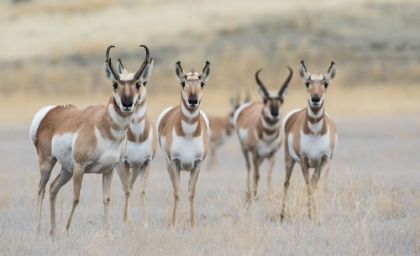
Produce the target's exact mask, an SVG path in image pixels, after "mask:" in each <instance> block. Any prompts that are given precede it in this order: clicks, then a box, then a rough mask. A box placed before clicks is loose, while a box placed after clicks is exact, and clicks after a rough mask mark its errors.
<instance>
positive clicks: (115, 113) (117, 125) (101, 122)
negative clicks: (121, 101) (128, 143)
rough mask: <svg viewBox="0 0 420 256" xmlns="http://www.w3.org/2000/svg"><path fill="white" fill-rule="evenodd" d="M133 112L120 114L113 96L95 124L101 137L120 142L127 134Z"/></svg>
mask: <svg viewBox="0 0 420 256" xmlns="http://www.w3.org/2000/svg"><path fill="white" fill-rule="evenodd" d="M132 114H133V112H122V111H121V109H120V108H119V107H118V105H117V103H116V102H115V99H114V97H113V96H111V98H110V99H109V101H108V105H107V106H106V108H105V109H104V110H103V111H102V113H101V114H100V117H99V119H98V120H97V122H96V125H95V126H96V127H97V128H98V129H99V131H100V133H101V135H102V137H104V138H107V139H110V140H114V141H122V140H123V139H124V138H125V136H126V133H127V130H128V127H129V125H130V120H131V117H132Z"/></svg>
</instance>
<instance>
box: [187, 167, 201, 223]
mask: <svg viewBox="0 0 420 256" xmlns="http://www.w3.org/2000/svg"><path fill="white" fill-rule="evenodd" d="M200 169H201V160H197V161H195V162H194V167H193V169H192V170H191V172H190V181H189V192H190V193H189V197H188V199H189V200H190V215H191V228H195V214H194V197H195V186H196V185H197V180H198V174H200Z"/></svg>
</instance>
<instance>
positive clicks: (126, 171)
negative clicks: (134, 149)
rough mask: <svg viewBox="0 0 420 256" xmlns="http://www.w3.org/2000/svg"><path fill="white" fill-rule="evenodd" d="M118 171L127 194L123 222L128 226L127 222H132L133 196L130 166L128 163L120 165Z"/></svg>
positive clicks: (117, 167)
mask: <svg viewBox="0 0 420 256" xmlns="http://www.w3.org/2000/svg"><path fill="white" fill-rule="evenodd" d="M115 169H116V170H117V173H118V176H120V178H121V182H122V185H123V190H124V194H125V203H124V215H123V222H124V224H127V222H130V221H131V215H130V195H131V188H130V166H129V164H128V163H127V162H122V163H118V164H117V165H116V166H115Z"/></svg>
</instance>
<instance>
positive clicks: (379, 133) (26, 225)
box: [0, 115, 420, 255]
mask: <svg viewBox="0 0 420 256" xmlns="http://www.w3.org/2000/svg"><path fill="white" fill-rule="evenodd" d="M333 118H334V117H333ZM334 120H335V122H336V125H337V129H338V132H339V140H338V148H337V150H336V154H335V157H334V159H333V164H332V169H331V171H330V175H329V177H328V179H327V185H326V187H325V189H324V190H322V191H323V193H319V194H318V196H319V198H321V200H322V210H323V211H322V217H323V221H322V223H321V224H320V225H317V224H316V223H315V222H314V221H309V220H308V217H307V215H306V212H307V210H306V198H305V193H304V189H305V188H304V182H303V178H302V174H301V172H300V169H299V166H296V167H295V171H294V173H293V175H292V185H291V191H292V193H290V194H289V200H288V207H289V208H288V209H289V211H288V213H287V220H286V221H285V222H284V223H283V224H280V223H279V212H280V199H281V193H280V191H281V189H282V187H283V186H282V184H283V182H284V166H283V164H284V163H283V148H281V149H280V150H279V152H278V153H277V155H276V156H277V161H276V165H275V169H274V173H273V174H274V176H273V189H274V193H273V194H272V195H269V194H268V193H267V182H266V177H267V172H266V168H267V164H266V163H265V164H264V165H263V168H262V169H263V171H262V172H261V191H260V197H259V200H258V201H257V202H253V203H252V204H251V205H249V206H247V205H245V185H244V182H245V169H244V166H245V163H244V159H243V157H242V155H241V153H240V151H239V144H238V142H237V139H236V137H235V136H233V137H231V138H230V140H229V141H228V142H227V144H225V145H224V146H223V147H222V148H220V150H219V151H218V166H217V168H216V169H215V170H212V171H209V170H207V168H206V162H204V167H203V169H202V172H201V173H200V177H199V181H198V185H197V193H196V199H195V205H196V216H197V221H198V228H197V229H195V230H190V228H189V217H188V212H189V209H188V199H187V193H186V192H187V189H188V186H187V184H188V178H189V177H188V176H189V175H188V173H185V172H183V173H182V174H181V176H182V177H181V184H182V185H181V187H182V193H181V207H180V214H179V215H178V224H177V226H176V227H175V228H168V224H169V218H170V214H171V209H172V203H173V195H172V186H171V183H170V179H169V176H168V174H167V172H166V170H165V167H164V160H163V157H162V154H161V151H160V148H158V152H157V155H156V157H155V159H154V160H153V161H152V169H151V174H150V176H149V180H148V187H147V204H148V214H149V229H145V228H143V227H142V225H141V204H140V195H139V193H140V192H139V189H138V187H139V182H138V181H137V183H136V184H135V188H134V195H133V197H132V213H133V219H134V221H133V223H132V225H131V226H130V227H128V228H125V229H124V228H123V227H122V212H123V208H122V207H123V200H124V196H123V192H122V186H121V183H120V180H119V177H118V175H115V176H114V179H113V186H112V197H111V221H112V233H113V237H107V236H105V235H104V232H103V206H102V192H101V191H102V188H101V177H100V176H99V175H86V176H85V177H84V180H83V187H82V192H81V200H80V203H79V205H78V207H77V209H76V212H75V215H74V218H73V223H72V226H71V230H70V233H69V236H66V235H61V234H59V235H58V236H57V237H55V238H51V237H49V235H48V232H49V227H50V225H49V214H50V210H49V200H48V195H46V197H45V199H44V204H43V206H44V207H43V216H42V225H41V229H42V230H41V234H38V233H36V232H35V231H34V226H35V210H36V200H37V199H36V198H37V192H36V191H37V186H38V182H39V170H38V167H37V156H36V152H35V148H34V147H33V145H32V144H31V142H30V141H29V138H28V129H29V125H2V126H1V127H0V141H1V143H0V160H1V163H2V165H1V169H0V195H1V197H0V252H1V254H3V255H12V254H13V255H18V254H20V255H23V254H25V255H27V254H43V255H57V254H60V255H63V254H65V255H69V254H72V255H73V254H87V255H115V254H141V255H150V254H159V255H162V254H165V255H179V254H182V255H193V254H194V255H195V254H212V255H214V254H232V255H260V254H268V255H278V254H280V253H284V254H308V253H310V254H314V255H315V254H316V255H318V254H328V255H336V254H350V253H351V254H381V255H382V254H398V255H401V254H406V255H414V254H419V253H420V200H419V198H420V197H419V196H420V190H419V187H418V184H419V182H420V160H419V154H418V152H420V136H419V132H420V118H419V117H418V115H400V116H381V117H366V118H363V117H357V118H355V117H354V118H350V117H342V118H340V117H336V118H334ZM58 171H59V167H58V164H57V166H56V167H55V170H54V172H53V174H52V178H51V180H50V181H52V180H53V178H54V177H55V176H56V175H57V174H58ZM71 198H72V184H71V182H70V183H68V184H67V185H66V186H65V187H64V188H63V189H62V190H61V191H60V194H59V196H58V204H57V207H58V210H57V215H58V223H57V224H58V229H59V230H60V229H61V228H62V227H63V226H64V222H65V219H66V217H67V214H68V212H69V210H70V204H71Z"/></svg>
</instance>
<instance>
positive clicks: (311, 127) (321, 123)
mask: <svg viewBox="0 0 420 256" xmlns="http://www.w3.org/2000/svg"><path fill="white" fill-rule="evenodd" d="M324 109H325V108H324V103H322V105H321V106H320V107H318V108H315V107H311V106H310V104H309V103H308V105H307V107H306V115H305V122H304V128H303V131H304V133H305V134H314V135H318V134H324V133H325V130H326V123H325V110H324Z"/></svg>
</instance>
